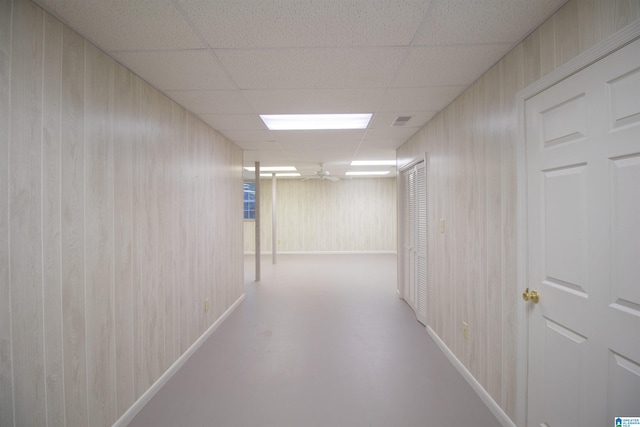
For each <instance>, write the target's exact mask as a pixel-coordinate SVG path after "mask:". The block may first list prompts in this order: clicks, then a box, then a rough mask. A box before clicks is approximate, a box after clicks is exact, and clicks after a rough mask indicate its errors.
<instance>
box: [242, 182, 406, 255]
mask: <svg viewBox="0 0 640 427" xmlns="http://www.w3.org/2000/svg"><path fill="white" fill-rule="evenodd" d="M260 183H261V186H260V190H261V195H260V208H261V209H260V211H261V213H262V218H261V228H262V230H261V236H260V239H261V252H262V253H270V252H271V250H272V240H271V222H272V221H271V218H272V215H271V212H272V192H271V179H262V180H261V181H260ZM276 184H277V188H276V208H277V211H276V214H277V231H276V233H277V236H278V251H279V252H395V250H396V180H395V178H366V179H346V180H342V181H337V182H332V181H328V180H307V181H303V180H299V179H281V180H277V182H276ZM244 239H245V240H244V250H245V253H253V252H254V250H255V223H254V222H253V221H245V223H244Z"/></svg>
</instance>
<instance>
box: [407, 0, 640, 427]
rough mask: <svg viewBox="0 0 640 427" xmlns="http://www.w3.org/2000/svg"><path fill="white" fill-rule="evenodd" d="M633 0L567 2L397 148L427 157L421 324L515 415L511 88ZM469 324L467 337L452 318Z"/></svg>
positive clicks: (621, 21)
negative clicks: (441, 229) (425, 305)
mask: <svg viewBox="0 0 640 427" xmlns="http://www.w3.org/2000/svg"><path fill="white" fill-rule="evenodd" d="M638 19H640V1H638V0H611V1H603V0H570V1H569V2H568V3H566V4H565V5H564V6H563V7H562V8H561V9H559V10H558V12H557V13H555V14H554V15H553V16H552V17H551V18H549V19H548V20H547V21H546V22H544V23H543V24H542V25H541V26H540V27H539V28H538V29H536V30H535V31H534V32H533V33H532V34H530V35H529V36H528V37H527V38H526V39H525V40H523V41H522V43H520V44H518V45H517V46H516V47H515V48H514V49H513V50H512V51H511V52H509V53H508V54H507V55H506V56H505V57H504V58H503V59H502V60H501V61H500V62H498V63H497V64H496V65H495V66H494V67H493V68H491V69H490V70H489V71H488V72H487V73H486V74H485V75H484V76H482V77H481V78H480V79H479V80H477V81H476V82H475V83H474V84H473V85H472V86H471V87H469V88H468V89H467V90H466V91H465V92H464V93H463V94H462V95H460V97H459V98H457V99H456V100H455V101H454V102H453V103H452V104H450V105H449V106H448V107H447V108H446V109H445V110H443V111H442V112H441V113H440V114H438V115H437V116H436V117H435V118H434V119H433V120H432V121H431V122H430V123H428V124H427V125H426V126H425V127H424V128H423V129H422V130H421V131H420V132H418V133H417V134H416V135H415V136H414V137H413V138H412V139H411V140H409V141H408V142H407V143H405V144H404V145H403V146H401V147H400V148H399V149H398V151H397V157H398V166H399V167H401V166H402V165H403V164H406V163H407V162H409V161H410V160H412V159H414V158H420V157H422V155H423V153H424V152H427V153H428V154H429V158H430V170H429V172H428V173H429V179H430V180H431V182H430V188H431V201H432V203H431V205H430V206H429V218H430V227H431V229H432V230H438V221H439V220H440V219H441V218H442V219H445V222H446V233H444V234H441V233H438V232H435V231H434V232H431V233H430V234H429V236H430V237H429V242H428V245H429V254H431V256H430V259H429V267H428V268H429V281H430V285H429V293H428V301H429V318H428V325H429V326H430V327H431V328H432V329H433V330H434V331H435V332H436V333H437V334H438V336H439V337H440V338H441V339H442V340H443V341H444V343H445V344H446V345H447V346H448V347H449V348H450V349H451V350H452V352H453V353H454V354H455V355H456V357H457V358H458V359H459V360H460V361H461V362H462V363H463V364H464V365H465V366H466V367H467V369H468V370H469V371H470V372H471V373H472V375H473V376H474V377H475V378H476V379H477V380H478V381H479V382H480V384H481V385H482V386H483V387H484V388H485V389H486V390H487V391H488V392H489V394H490V395H491V396H492V397H493V399H494V400H495V401H496V402H497V403H498V404H499V405H500V406H501V407H502V409H503V410H504V411H505V412H506V413H507V415H508V416H509V417H511V419H512V420H515V412H516V378H517V372H516V369H517V363H516V362H517V361H516V353H517V348H516V344H517V337H516V327H517V324H516V305H517V304H519V303H521V301H520V296H519V295H520V293H521V292H522V290H521V289H518V288H517V271H516V267H517V266H516V263H517V259H516V256H517V242H516V222H517V217H516V145H515V144H516V140H517V126H518V120H517V116H516V105H515V101H516V94H517V92H518V91H520V90H522V89H524V88H525V87H527V86H528V85H530V84H531V83H533V82H535V81H537V80H539V79H540V78H541V77H543V76H545V75H546V74H547V73H549V72H551V71H553V70H555V69H556V68H557V67H559V66H561V65H562V64H564V63H566V62H567V61H568V60H570V59H572V58H574V57H576V56H577V55H579V54H580V53H582V52H584V51H585V50H587V49H589V48H590V47H592V46H594V45H595V44H597V43H598V42H600V41H602V40H604V39H605V38H607V37H609V36H611V35H612V34H614V33H615V32H616V31H618V30H620V29H622V28H623V27H625V26H626V25H628V24H630V23H631V22H634V21H635V20H638ZM463 321H467V322H468V323H469V330H470V332H469V339H468V340H465V339H464V338H463V334H462V322H463Z"/></svg>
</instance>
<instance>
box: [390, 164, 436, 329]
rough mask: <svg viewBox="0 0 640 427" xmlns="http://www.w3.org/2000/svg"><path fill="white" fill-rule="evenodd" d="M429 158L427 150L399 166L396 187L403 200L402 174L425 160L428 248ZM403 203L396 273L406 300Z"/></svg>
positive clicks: (399, 291) (399, 206)
mask: <svg viewBox="0 0 640 427" xmlns="http://www.w3.org/2000/svg"><path fill="white" fill-rule="evenodd" d="M427 160H428V155H427V153H426V152H425V153H423V154H422V156H421V157H420V156H415V157H412V158H410V159H409V161H407V162H406V163H404V164H402V165H400V166H398V167H397V168H396V169H397V171H398V172H397V176H396V189H397V190H398V191H397V194H398V197H397V199H398V201H399V202H402V200H401V197H402V195H401V194H400V192H401V190H402V174H403V173H404V172H406V171H407V170H409V169H411V168H412V167H414V166H415V165H417V164H418V163H420V162H424V167H425V169H424V173H425V180H426V182H425V191H426V192H427V197H426V200H427V248H428V245H429V194H430V192H429V182H430V180H429V175H428V174H429V163H428V161H427ZM401 205H402V203H398V204H397V206H396V208H397V213H398V215H397V218H398V226H397V237H398V239H397V240H398V243H397V246H398V260H397V263H396V264H397V269H398V271H397V275H396V276H397V282H398V286H397V287H396V293H397V294H398V298H400V299H402V300H404V301H406V299H405V297H404V296H405V291H406V289H405V280H404V279H405V277H404V276H405V274H404V271H402V269H403V268H404V258H400V257H401V256H402V257H404V254H403V253H402V252H403V250H404V237H403V233H402V231H403V229H402V227H403V226H404V216H403V215H401V214H402V213H403V212H401V209H402V206H401ZM427 253H428V251H427ZM401 261H402V262H401ZM428 263H429V259H428V258H427V297H428V296H429V274H428V271H429V264H428ZM400 279H402V280H400ZM408 303H409V302H408V301H407V304H408ZM409 305H410V304H409ZM428 306H429V303H428V300H427V307H428ZM411 308H412V309H413V307H411ZM416 315H417V313H416ZM428 315H429V313H427V317H428Z"/></svg>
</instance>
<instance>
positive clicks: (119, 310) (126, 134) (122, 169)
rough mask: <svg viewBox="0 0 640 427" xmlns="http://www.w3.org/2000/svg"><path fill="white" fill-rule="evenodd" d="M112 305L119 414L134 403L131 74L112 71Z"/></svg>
mask: <svg viewBox="0 0 640 427" xmlns="http://www.w3.org/2000/svg"><path fill="white" fill-rule="evenodd" d="M114 111H115V116H114V124H113V129H114V134H113V168H114V169H113V177H114V184H113V189H114V196H113V197H114V200H113V203H114V218H113V224H114V278H115V284H114V286H115V289H114V307H115V339H116V341H115V347H116V407H117V415H118V417H120V416H121V415H122V414H123V413H124V412H125V411H126V410H127V409H128V408H129V407H130V406H131V405H132V404H133V402H134V386H133V379H134V370H133V368H134V362H133V307H134V300H133V263H132V261H133V259H132V258H133V257H132V250H133V248H132V246H133V217H132V215H133V207H132V205H133V171H132V164H131V161H132V145H133V143H134V138H133V137H132V132H133V126H132V125H131V123H130V120H131V117H132V116H133V75H132V74H131V72H129V71H128V70H126V69H125V68H123V67H115V70H114Z"/></svg>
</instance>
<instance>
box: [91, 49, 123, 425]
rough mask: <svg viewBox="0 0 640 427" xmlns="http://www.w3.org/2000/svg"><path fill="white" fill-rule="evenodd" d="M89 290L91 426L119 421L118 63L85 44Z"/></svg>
mask: <svg viewBox="0 0 640 427" xmlns="http://www.w3.org/2000/svg"><path fill="white" fill-rule="evenodd" d="M85 69H86V76H85V79H86V84H85V86H86V88H87V90H86V92H85V100H86V102H85V114H86V120H85V150H84V154H85V155H84V158H85V177H84V178H85V199H84V206H85V208H84V209H85V262H86V264H85V265H86V272H85V279H86V283H85V288H86V292H87V293H86V316H87V317H86V325H87V361H88V363H87V375H88V384H87V386H88V398H89V424H90V425H108V424H113V422H115V416H116V405H115V400H116V399H115V397H116V395H115V392H116V389H115V379H116V372H115V361H116V358H115V334H114V330H113V326H114V302H113V294H112V291H113V247H114V246H113V229H112V228H113V141H112V136H111V129H112V127H113V60H112V59H110V58H109V57H107V56H106V55H105V54H104V53H102V52H100V51H99V50H98V49H97V48H96V47H94V46H92V45H90V44H88V43H87V44H85Z"/></svg>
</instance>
